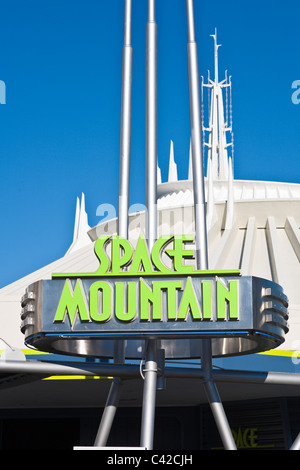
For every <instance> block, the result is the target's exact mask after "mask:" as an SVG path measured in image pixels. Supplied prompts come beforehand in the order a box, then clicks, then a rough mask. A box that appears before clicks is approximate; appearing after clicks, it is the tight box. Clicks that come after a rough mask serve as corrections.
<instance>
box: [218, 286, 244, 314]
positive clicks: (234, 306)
mask: <svg viewBox="0 0 300 470" xmlns="http://www.w3.org/2000/svg"><path fill="white" fill-rule="evenodd" d="M226 302H228V304H229V320H238V316H239V310H238V305H239V304H238V281H229V290H227V289H226V287H225V286H224V285H223V284H222V282H221V281H219V280H217V312H218V315H217V318H218V320H225V311H226Z"/></svg>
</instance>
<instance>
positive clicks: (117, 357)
mask: <svg viewBox="0 0 300 470" xmlns="http://www.w3.org/2000/svg"><path fill="white" fill-rule="evenodd" d="M131 17H132V0H125V12H124V44H123V54H122V91H121V125H120V169H119V171H120V174H119V208H118V211H119V213H118V224H119V226H118V233H119V236H120V237H122V238H125V239H128V212H129V189H130V150H131V148H130V147H131V101H132V47H131ZM124 361H125V342H124V341H116V342H115V351H114V362H115V363H117V364H122V363H124ZM121 386H122V381H121V379H118V378H116V379H114V380H113V383H112V385H111V388H110V392H109V395H108V398H107V402H106V405H105V408H104V411H103V415H102V419H101V422H100V426H99V429H98V433H97V436H96V439H95V442H94V446H100V447H103V446H105V445H106V443H107V439H108V437H109V433H110V430H111V427H112V424H113V421H114V417H115V414H116V411H117V407H118V403H119V398H120V394H121Z"/></svg>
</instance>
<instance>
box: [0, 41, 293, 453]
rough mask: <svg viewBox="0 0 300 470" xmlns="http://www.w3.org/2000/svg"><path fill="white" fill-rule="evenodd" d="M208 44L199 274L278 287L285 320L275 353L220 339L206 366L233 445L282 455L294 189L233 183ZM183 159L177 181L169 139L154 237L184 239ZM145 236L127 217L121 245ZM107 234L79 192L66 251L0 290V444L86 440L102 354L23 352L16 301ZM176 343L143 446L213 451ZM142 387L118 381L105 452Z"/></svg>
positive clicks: (227, 100) (127, 429) (127, 425)
mask: <svg viewBox="0 0 300 470" xmlns="http://www.w3.org/2000/svg"><path fill="white" fill-rule="evenodd" d="M213 37H214V52H215V70H214V77H213V78H211V77H210V76H209V77H208V80H207V82H206V81H205V80H204V79H202V83H201V91H202V94H203V95H205V96H208V99H209V103H210V106H209V109H208V111H207V112H204V108H203V109H202V133H203V147H204V150H205V156H206V169H207V172H206V177H205V200H206V222H207V240H208V263H209V266H208V267H209V269H210V270H220V271H221V270H226V269H232V270H240V272H241V274H242V276H255V277H257V278H263V279H267V280H270V281H272V282H274V283H277V284H279V285H280V286H282V288H283V290H284V293H285V295H286V296H287V298H288V313H289V320H288V327H286V328H285V341H284V342H283V343H282V344H280V345H279V346H278V347H277V348H275V349H271V350H270V351H266V352H262V353H257V354H256V353H254V354H248V355H241V356H231V355H230V351H228V350H226V343H224V350H223V351H221V353H220V354H218V355H217V356H218V357H216V358H215V359H214V362H213V365H214V370H215V372H216V377H218V379H217V380H218V389H219V393H220V396H221V398H222V401H223V404H224V408H225V410H226V413H227V416H228V420H229V423H230V426H231V430H232V433H233V436H234V439H235V442H236V445H237V448H238V449H247V450H258V449H267V450H276V449H289V448H290V447H291V445H292V444H293V442H295V440H296V438H297V435H298V433H299V431H300V396H299V394H300V385H299V381H298V380H299V379H298V374H299V372H300V365H299V362H300V359H299V356H300V354H299V351H300V289H299V279H300V228H299V227H300V184H290V183H284V182H282V183H279V182H269V181H249V180H236V179H235V177H234V141H233V129H232V103H231V80H230V78H228V77H227V74H226V75H225V79H223V80H222V81H220V80H219V72H218V48H219V45H218V43H217V34H216V33H215V34H214V35H213ZM203 101H204V100H203ZM203 101H202V102H203ZM186 157H187V158H186V161H187V166H186V172H187V179H186V180H179V179H178V174H177V166H176V146H174V143H173V142H172V141H171V144H170V155H169V173H168V180H167V181H166V182H163V181H162V178H161V175H160V171H159V168H158V185H157V210H158V237H160V236H162V235H169V234H174V235H176V234H178V235H180V234H193V233H195V219H194V194H193V169H192V163H191V162H192V149H190V155H187V156H186ZM144 229H145V213H144V212H143V211H142V212H136V213H131V214H130V215H129V233H128V239H129V241H131V243H132V245H134V246H135V245H136V243H137V239H138V236H139V233H140V232H141V231H142V232H143V231H144ZM117 231H118V220H117V218H114V219H111V220H106V221H105V222H102V223H100V224H99V225H97V226H96V227H90V226H89V224H88V217H87V213H86V210H85V197H84V194H82V196H81V200H79V199H77V205H76V215H75V224H74V235H73V241H72V244H71V246H70V247H69V249H68V250H67V252H66V253H65V254H64V255H63V256H62V257H61V258H60V259H58V260H56V261H55V262H53V263H51V264H49V265H47V266H44V267H42V268H41V269H39V270H38V271H36V272H33V273H31V274H29V275H28V276H25V277H24V278H22V279H19V280H16V281H15V282H13V283H12V284H10V285H8V286H6V287H4V288H2V289H1V290H0V331H1V333H0V337H1V339H0V348H1V357H0V449H9V448H16V447H17V448H26V449H30V448H52V449H53V448H54V449H55V448H72V447H73V446H74V445H75V444H76V445H83V446H84V445H86V446H88V445H93V441H94V437H95V433H96V432H97V428H98V425H99V420H100V418H101V414H102V410H103V408H104V406H105V403H106V399H107V395H108V393H109V390H110V385H111V380H112V378H111V377H106V376H105V374H104V373H103V369H101V366H102V365H103V366H105V365H106V364H108V363H109V362H110V361H112V360H111V358H109V357H106V355H105V354H103V355H101V354H99V357H86V356H84V355H82V356H81V355H80V354H79V355H78V356H76V357H75V356H72V355H71V356H70V355H68V354H66V355H65V356H64V355H61V354H55V353H47V352H43V351H39V350H36V349H31V348H29V347H28V346H26V345H24V333H26V328H27V326H28V323H27V324H26V321H25V322H24V321H23V323H21V321H22V320H21V318H20V312H21V305H20V301H21V299H22V297H23V296H24V293H25V291H26V289H27V287H28V286H29V285H32V284H33V283H35V282H37V281H39V280H50V279H51V277H52V274H53V273H57V272H59V273H70V272H74V273H80V272H95V271H96V270H97V268H98V265H99V261H98V260H97V258H96V257H95V253H94V247H95V243H96V241H97V240H98V238H99V237H101V236H103V235H116V234H117ZM192 262H194V261H192ZM24 319H25V320H26V317H25V316H24V318H23V320H24ZM180 348H181V351H180V354H177V355H176V356H177V357H178V359H177V358H175V359H174V358H173V356H172V352H170V354H169V355H168V351H167V353H166V367H167V366H169V367H170V368H171V367H174V368H176V366H177V365H179V364H180V366H181V367H185V366H186V367H187V370H188V371H189V373H187V374H186V376H184V374H182V376H181V377H180V378H178V377H176V376H175V374H174V377H173V376H172V374H171V373H170V374H169V375H168V376H167V378H166V381H165V384H164V386H162V387H161V390H160V391H158V392H157V398H156V404H157V410H156V422H155V423H156V431H155V444H154V448H155V449H177V450H178V449H220V448H222V442H221V441H220V437H219V435H218V432H217V431H216V429H215V426H214V422H213V420H212V418H211V414H210V413H211V412H210V409H209V407H208V405H207V400H206V396H205V392H204V390H203V387H202V383H201V379H199V377H197V375H196V373H195V375H193V371H196V366H197V364H198V363H199V359H197V354H195V358H194V359H193V354H191V351H190V350H189V347H188V341H186V342H185V340H180ZM127 357H128V358H129V359H128V361H129V363H130V364H132V365H133V366H135V365H138V366H139V364H140V361H141V360H142V359H143V355H142V352H141V357H140V358H135V360H130V354H129V355H127ZM10 361H16V362H18V363H20V362H23V363H25V362H26V364H30V363H31V362H32V363H33V362H34V363H36V361H39V364H43V365H45V367H44V368H42V367H41V369H40V371H39V373H37V372H34V373H31V371H30V368H29V369H28V370H26V369H24V372H23V373H22V372H20V370H17V369H16V371H15V372H14V371H13V369H11V368H10V369H7V370H6V369H5V364H9V363H10ZM72 361H73V362H74V363H76V367H77V368H76V370H75V371H74V372H73V373H72V369H70V370H69V371H68V370H67V366H66V368H65V369H63V373H62V372H59V368H57V373H56V372H55V371H56V369H55V364H57V365H62V363H64V364H68V365H70V363H72ZM49 364H50V365H51V367H49V369H47V368H46V366H48V365H49ZM93 366H94V367H95V368H94V369H93ZM1 367H2V368H1ZM78 367H79V368H80V367H81V368H82V374H81V375H80V373H79V369H78ZM97 367H99V368H98V369H97ZM87 370H89V371H90V373H88V372H87ZM98 370H99V371H100V372H98ZM228 370H229V371H248V372H250V371H252V372H253V378H252V379H251V375H250V374H249V375H248V378H249V380H245V381H240V382H239V381H238V380H234V379H233V377H232V376H230V377H229V375H228V380H226V373H225V372H224V373H223V375H222V371H228ZM217 373H218V374H219V376H218V375H217ZM277 373H278V374H280V377H284V374H287V376H286V380H283V379H282V382H280V380H276V374H277ZM274 377H275V379H274ZM273 379H274V380H273ZM142 382H143V381H142V380H141V377H137V376H135V375H134V374H133V375H132V377H130V378H128V379H126V380H124V382H123V385H122V393H121V397H120V401H119V409H118V412H117V414H116V418H115V422H114V424H113V428H112V431H111V434H110V437H109V441H108V443H109V444H110V445H118V446H134V445H137V443H138V440H139V422H140V412H141V411H140V409H141V397H142V386H143V383H142ZM25 429H26V432H25V431H24V430H25ZM12 436H14V439H13V438H12ZM63 436H64V437H63ZM16 443H17V444H16ZM14 446H15V447H14ZM22 446H23V447H22Z"/></svg>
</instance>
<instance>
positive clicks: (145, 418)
mask: <svg viewBox="0 0 300 470" xmlns="http://www.w3.org/2000/svg"><path fill="white" fill-rule="evenodd" d="M146 347H147V351H146V361H145V370H144V373H145V383H144V394H143V412H142V427H141V447H144V448H145V449H147V450H152V449H153V439H154V421H155V419H154V418H155V399H156V383H157V348H156V341H155V340H149V341H147V344H146Z"/></svg>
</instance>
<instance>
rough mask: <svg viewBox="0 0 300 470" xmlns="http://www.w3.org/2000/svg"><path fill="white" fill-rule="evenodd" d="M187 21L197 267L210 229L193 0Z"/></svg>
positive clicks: (204, 261) (203, 260)
mask: <svg viewBox="0 0 300 470" xmlns="http://www.w3.org/2000/svg"><path fill="white" fill-rule="evenodd" d="M186 7H187V25H188V44H187V54H188V72H189V95H190V124H191V143H192V163H193V190H194V214H195V233H196V261H197V269H202V270H206V269H208V250H207V229H206V210H205V188H204V163H203V152H202V138H201V107H200V88H199V71H198V51H197V43H196V39H195V23H194V5H193V0H186Z"/></svg>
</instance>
